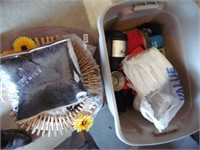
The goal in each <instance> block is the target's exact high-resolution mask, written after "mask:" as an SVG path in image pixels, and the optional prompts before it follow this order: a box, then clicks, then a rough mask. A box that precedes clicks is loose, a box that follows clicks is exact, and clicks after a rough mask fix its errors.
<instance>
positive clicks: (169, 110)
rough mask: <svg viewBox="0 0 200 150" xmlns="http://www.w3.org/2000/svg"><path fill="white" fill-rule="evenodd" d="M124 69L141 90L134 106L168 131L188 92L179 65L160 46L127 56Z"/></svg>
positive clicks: (159, 128)
mask: <svg viewBox="0 0 200 150" xmlns="http://www.w3.org/2000/svg"><path fill="white" fill-rule="evenodd" d="M122 64H123V69H124V72H125V74H126V76H127V78H128V79H129V80H130V82H131V84H129V86H131V87H132V88H133V89H134V90H136V92H137V93H138V95H137V98H136V99H135V101H134V107H135V109H136V110H139V111H140V112H141V113H142V115H143V116H144V117H145V118H146V119H148V120H149V121H151V122H153V123H154V125H155V126H156V128H157V129H158V130H159V131H162V130H164V129H165V128H166V127H167V126H168V124H169V122H170V121H171V120H172V118H173V117H174V116H175V115H176V113H177V112H178V111H179V109H180V108H181V107H182V105H183V104H184V100H185V97H184V91H183V87H182V86H181V82H180V79H179V76H178V73H177V72H176V70H175V68H174V67H173V66H172V65H171V63H170V62H169V61H168V60H167V59H166V58H165V56H163V55H162V53H160V52H159V50H157V49H156V48H151V49H149V50H146V51H144V52H142V53H140V54H139V55H137V56H127V57H126V58H125V59H124V60H123V62H122Z"/></svg>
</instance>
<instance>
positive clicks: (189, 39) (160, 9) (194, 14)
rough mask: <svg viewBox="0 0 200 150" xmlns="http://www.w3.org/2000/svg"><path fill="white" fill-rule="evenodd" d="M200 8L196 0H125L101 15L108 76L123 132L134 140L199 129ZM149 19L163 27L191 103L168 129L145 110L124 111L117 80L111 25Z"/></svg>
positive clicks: (125, 26)
mask: <svg viewBox="0 0 200 150" xmlns="http://www.w3.org/2000/svg"><path fill="white" fill-rule="evenodd" d="M199 18H200V11H199V7H198V6H197V4H196V3H195V2H194V1H192V0H173V1H172V0H169V1H167V0H160V1H157V2H151V1H141V0H140V1H134V0H131V1H125V2H121V3H118V4H116V5H113V6H111V7H108V8H107V9H105V10H104V11H103V12H102V13H101V14H100V16H99V18H98V31H99V35H100V36H99V47H100V57H101V67H102V76H103V80H104V85H105V92H106V98H107V103H108V106H109V109H110V111H111V113H112V115H113V117H114V121H115V129H116V134H117V136H118V138H119V139H120V140H121V141H123V142H124V143H126V144H128V145H135V146H136V145H139V146H142V145H154V144H161V143H166V142H170V141H174V140H177V139H180V138H183V137H185V136H187V135H190V134H192V133H194V132H196V131H198V130H199V109H200V85H199V81H200V80H199V77H200V66H199V64H200V59H199V58H200V55H199V54H200V42H199V41H200V29H199V27H200V19H199ZM146 22H155V23H159V24H161V25H162V27H163V37H164V49H165V51H166V55H167V58H168V60H169V61H170V62H171V63H172V65H173V66H174V67H175V68H176V70H177V72H178V73H179V76H180V79H181V82H182V85H183V87H184V90H185V96H186V100H185V104H184V105H183V107H182V108H181V109H180V111H179V112H178V113H177V114H176V116H175V118H174V119H173V120H172V121H171V122H170V124H169V127H168V128H167V129H166V130H165V131H164V132H162V133H159V132H157V130H156V128H155V127H154V125H153V123H151V122H149V121H147V120H146V119H145V118H144V117H143V116H142V115H141V114H140V113H139V112H137V111H135V110H129V111H126V112H125V113H120V114H119V113H118V111H117V105H116V100H115V95H114V90H113V85H112V78H111V72H110V67H109V57H108V51H107V47H106V40H105V31H107V30H111V29H112V30H113V29H116V30H121V31H127V30H130V29H133V28H135V27H136V26H138V25H141V24H142V23H146Z"/></svg>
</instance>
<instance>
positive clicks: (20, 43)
mask: <svg viewBox="0 0 200 150" xmlns="http://www.w3.org/2000/svg"><path fill="white" fill-rule="evenodd" d="M12 45H13V50H5V51H3V52H2V54H4V55H7V54H12V53H15V52H21V51H26V50H31V49H34V48H36V47H37V46H36V43H35V42H34V41H33V40H32V39H31V38H29V37H26V36H21V37H18V38H17V39H16V40H15V41H14V42H13V44H12Z"/></svg>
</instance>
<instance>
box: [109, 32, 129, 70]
mask: <svg viewBox="0 0 200 150" xmlns="http://www.w3.org/2000/svg"><path fill="white" fill-rule="evenodd" d="M106 43H107V49H108V54H109V59H110V68H111V71H115V70H117V68H119V66H120V64H121V61H122V60H123V59H124V57H125V56H126V48H127V36H126V34H124V33H123V32H122V31H117V30H112V31H107V32H106Z"/></svg>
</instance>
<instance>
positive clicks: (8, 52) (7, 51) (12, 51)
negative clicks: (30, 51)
mask: <svg viewBox="0 0 200 150" xmlns="http://www.w3.org/2000/svg"><path fill="white" fill-rule="evenodd" d="M14 52H15V51H14V50H4V51H3V52H2V54H3V55H8V54H12V53H14Z"/></svg>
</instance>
